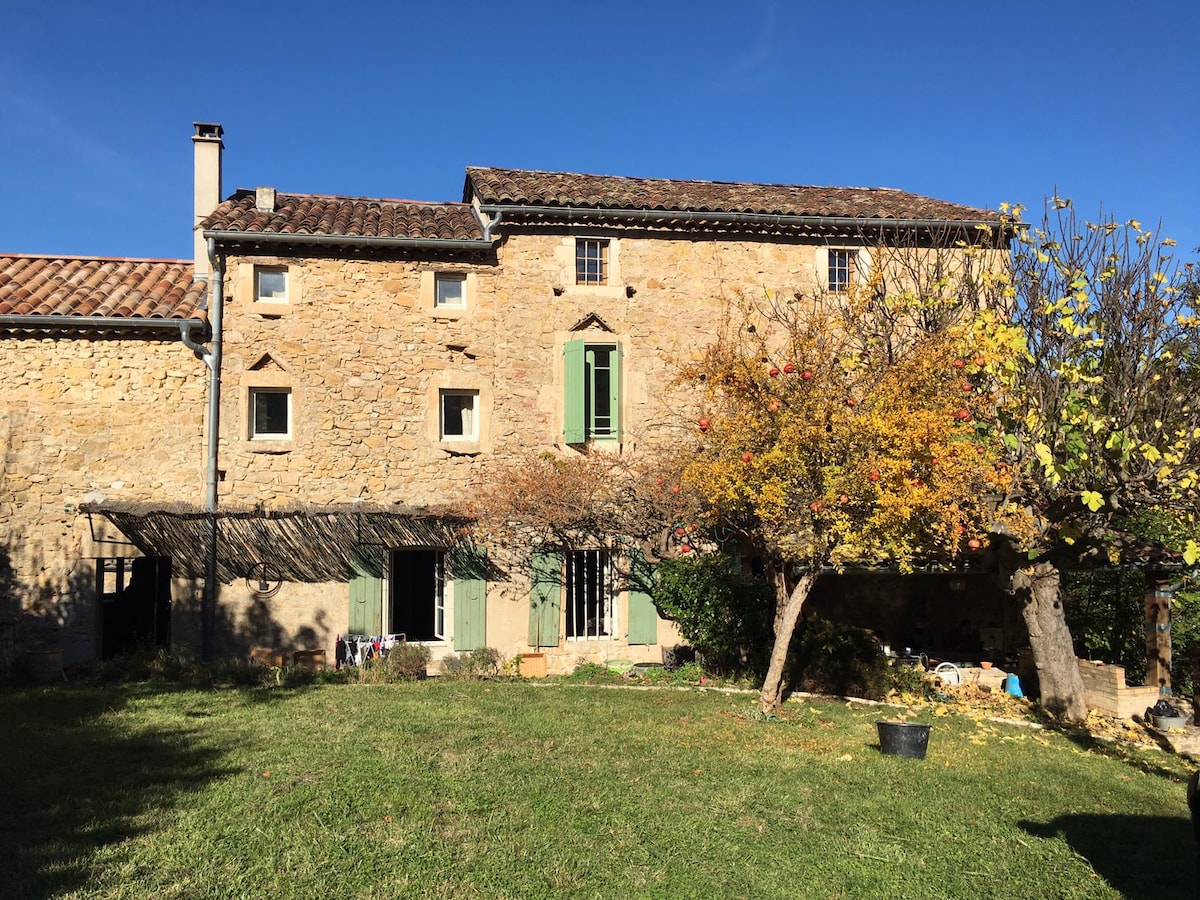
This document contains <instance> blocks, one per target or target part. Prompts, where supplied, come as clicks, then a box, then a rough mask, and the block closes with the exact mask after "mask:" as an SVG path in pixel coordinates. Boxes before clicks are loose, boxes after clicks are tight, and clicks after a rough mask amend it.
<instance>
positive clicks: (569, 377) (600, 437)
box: [563, 341, 621, 444]
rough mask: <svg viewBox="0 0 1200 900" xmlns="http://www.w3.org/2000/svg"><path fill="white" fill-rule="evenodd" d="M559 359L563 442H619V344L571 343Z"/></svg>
mask: <svg viewBox="0 0 1200 900" xmlns="http://www.w3.org/2000/svg"><path fill="white" fill-rule="evenodd" d="M563 358H564V360H565V363H566V372H565V375H564V379H563V391H564V394H565V411H564V417H563V418H564V423H563V434H564V436H565V438H566V441H567V443H568V444H582V443H585V442H587V441H616V440H619V439H620V437H621V432H620V424H621V422H620V410H621V377H620V366H621V347H620V345H619V344H588V343H585V342H583V341H571V342H569V343H568V344H567V345H566V346H564V347H563Z"/></svg>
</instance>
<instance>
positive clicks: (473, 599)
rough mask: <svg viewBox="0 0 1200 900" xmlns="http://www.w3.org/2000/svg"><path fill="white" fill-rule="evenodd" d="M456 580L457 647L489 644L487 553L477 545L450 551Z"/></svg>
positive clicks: (470, 647)
mask: <svg viewBox="0 0 1200 900" xmlns="http://www.w3.org/2000/svg"><path fill="white" fill-rule="evenodd" d="M450 575H451V578H453V580H454V649H455V650H477V649H478V648H480V647H486V646H487V555H486V554H485V553H484V551H483V550H482V549H480V548H477V547H463V548H460V549H458V550H455V551H454V552H453V553H451V554H450Z"/></svg>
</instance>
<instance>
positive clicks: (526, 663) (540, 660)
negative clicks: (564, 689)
mask: <svg viewBox="0 0 1200 900" xmlns="http://www.w3.org/2000/svg"><path fill="white" fill-rule="evenodd" d="M518 671H519V672H520V673H521V677H522V678H545V677H546V673H547V671H548V670H547V667H546V654H545V653H522V654H521V663H520V667H519V669H518Z"/></svg>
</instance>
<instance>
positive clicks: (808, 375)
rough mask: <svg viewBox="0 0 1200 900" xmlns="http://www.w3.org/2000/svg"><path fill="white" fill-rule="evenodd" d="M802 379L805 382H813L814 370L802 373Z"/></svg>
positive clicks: (806, 370)
mask: <svg viewBox="0 0 1200 900" xmlns="http://www.w3.org/2000/svg"><path fill="white" fill-rule="evenodd" d="M800 377H801V378H803V379H804V380H805V381H812V377H813V373H812V370H811V369H805V370H804V371H803V372H801V373H800Z"/></svg>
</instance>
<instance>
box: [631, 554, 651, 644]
mask: <svg viewBox="0 0 1200 900" xmlns="http://www.w3.org/2000/svg"><path fill="white" fill-rule="evenodd" d="M653 584H654V567H653V566H652V565H650V563H648V562H647V561H646V557H645V556H643V555H642V552H641V551H640V550H630V551H629V587H628V594H629V637H628V640H629V643H631V644H657V643H658V610H657V609H656V608H655V606H654V601H653V600H652V599H651V598H650V588H651V586H652V585H653Z"/></svg>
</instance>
